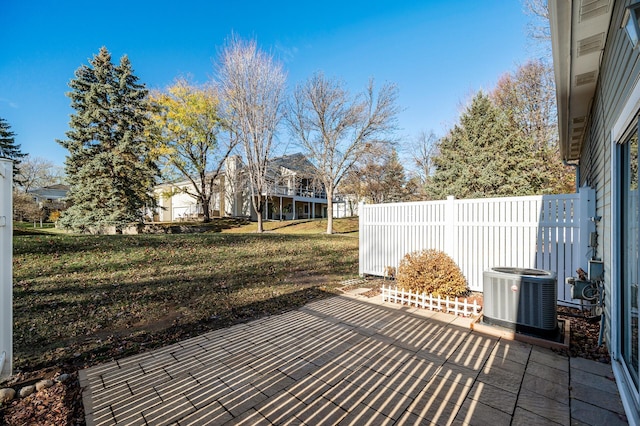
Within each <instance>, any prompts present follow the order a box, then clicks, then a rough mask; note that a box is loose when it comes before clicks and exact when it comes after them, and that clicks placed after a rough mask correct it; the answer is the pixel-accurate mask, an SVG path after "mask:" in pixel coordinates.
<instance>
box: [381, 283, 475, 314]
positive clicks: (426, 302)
mask: <svg viewBox="0 0 640 426" xmlns="http://www.w3.org/2000/svg"><path fill="white" fill-rule="evenodd" d="M381 291H382V301H383V302H394V303H401V304H403V305H409V306H415V307H417V308H422V309H429V310H431V311H441V312H447V313H453V314H455V315H464V316H466V317H468V316H472V315H477V314H478V313H480V310H481V309H482V307H481V306H480V305H478V302H477V301H475V300H474V301H473V303H469V302H468V299H466V298H465V299H463V300H460V299H459V298H449V297H445V298H444V299H443V298H442V297H440V296H438V297H434V296H433V295H431V294H429V295H427V294H425V293H422V294H418V293H412V292H411V290H409V291H405V290H404V289H400V290H398V287H395V286H394V287H393V288H391V286H386V285H384V284H383V285H382V289H381Z"/></svg>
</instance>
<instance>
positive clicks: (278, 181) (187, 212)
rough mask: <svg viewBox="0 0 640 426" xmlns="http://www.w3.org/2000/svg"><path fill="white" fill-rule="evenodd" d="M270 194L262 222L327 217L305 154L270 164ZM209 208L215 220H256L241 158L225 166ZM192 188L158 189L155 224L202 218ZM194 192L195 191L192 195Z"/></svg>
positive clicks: (319, 187)
mask: <svg viewBox="0 0 640 426" xmlns="http://www.w3.org/2000/svg"><path fill="white" fill-rule="evenodd" d="M267 181H268V182H269V184H268V190H267V191H266V192H265V193H263V194H262V195H261V196H262V197H264V198H265V199H266V206H265V209H264V212H263V219H267V220H269V219H270V220H292V219H312V218H324V217H326V216H327V195H326V192H325V191H324V189H323V186H322V185H321V184H319V183H318V181H317V170H316V168H315V167H314V166H313V164H311V162H309V160H308V159H307V158H306V157H305V156H304V155H303V154H300V153H298V154H292V155H285V156H282V157H277V158H274V159H273V160H271V161H270V163H269V166H268V171H267ZM217 187H218V191H217V192H216V193H214V194H213V196H212V200H211V205H210V206H209V209H210V212H211V216H212V217H223V216H245V217H250V218H251V219H252V220H256V219H257V217H256V214H255V212H254V211H253V207H252V205H251V190H250V187H249V186H248V179H247V176H246V169H245V166H244V164H243V163H242V160H241V159H240V157H238V156H231V157H229V158H228V159H227V161H226V162H225V167H224V170H223V171H222V172H221V176H220V178H219V179H218V182H217ZM190 188H193V185H192V183H191V182H190V181H188V180H186V179H185V180H183V181H179V182H171V183H163V184H161V185H158V186H156V188H155V189H154V195H155V197H156V199H157V200H158V205H159V206H160V207H161V208H160V209H159V210H158V213H157V214H156V215H155V218H154V219H155V220H158V221H161V222H172V221H174V222H175V221H180V220H192V219H197V218H198V217H201V215H202V213H203V206H201V205H200V203H199V202H198V200H197V199H196V198H195V197H193V196H191V195H189V194H188V193H187V192H186V191H188V190H190ZM192 192H193V191H192Z"/></svg>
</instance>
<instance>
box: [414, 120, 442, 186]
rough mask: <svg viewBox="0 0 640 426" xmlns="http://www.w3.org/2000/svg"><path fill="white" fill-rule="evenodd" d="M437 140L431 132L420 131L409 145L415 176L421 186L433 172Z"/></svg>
mask: <svg viewBox="0 0 640 426" xmlns="http://www.w3.org/2000/svg"><path fill="white" fill-rule="evenodd" d="M437 142H438V138H437V136H436V135H435V133H433V132H428V133H427V132H426V131H422V132H420V133H419V134H418V136H417V137H416V139H415V140H414V142H413V143H412V144H411V156H412V157H413V161H414V163H415V166H416V174H417V175H418V178H419V179H420V182H421V184H422V185H424V184H425V183H426V182H427V178H428V177H429V176H430V175H431V173H432V172H433V157H435V155H436V153H437V151H438V150H437V146H438V143H437Z"/></svg>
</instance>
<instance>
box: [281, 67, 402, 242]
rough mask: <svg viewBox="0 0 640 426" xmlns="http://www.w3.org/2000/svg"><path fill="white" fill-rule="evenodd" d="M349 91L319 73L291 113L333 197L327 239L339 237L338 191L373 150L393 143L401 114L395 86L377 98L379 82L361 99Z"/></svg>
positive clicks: (329, 202)
mask: <svg viewBox="0 0 640 426" xmlns="http://www.w3.org/2000/svg"><path fill="white" fill-rule="evenodd" d="M343 86H344V85H343V83H342V82H340V81H338V80H335V79H329V78H326V77H325V76H324V74H322V73H316V74H315V75H313V76H312V77H311V78H310V79H309V80H307V82H306V83H304V84H302V85H299V86H298V87H297V88H296V90H295V92H294V95H293V99H292V101H291V104H290V105H289V108H288V110H287V111H288V112H287V120H288V122H289V125H290V128H291V131H292V133H293V135H294V136H295V137H296V138H297V141H298V142H299V143H300V145H301V146H302V148H303V149H304V150H305V151H306V153H307V156H308V157H309V159H310V160H311V161H312V162H313V163H314V164H315V166H316V167H317V168H318V172H319V174H320V176H319V178H320V179H321V180H322V183H323V184H324V186H325V190H326V192H327V211H328V212H329V214H328V215H327V216H328V220H327V234H331V233H333V218H332V214H331V212H332V211H333V200H332V198H333V193H334V190H335V189H336V187H337V186H338V184H339V183H340V180H341V179H342V178H343V176H344V175H345V174H346V173H347V172H348V171H349V169H350V168H351V167H352V166H353V165H354V164H355V163H356V162H357V161H358V160H359V159H360V158H361V157H362V156H363V155H364V154H365V153H366V152H367V151H369V150H370V149H371V147H372V146H374V145H377V144H379V143H384V142H388V141H389V140H390V138H389V135H390V133H391V132H392V130H394V129H395V125H396V115H397V113H398V107H397V105H396V99H397V93H398V90H397V88H396V86H395V85H393V84H385V85H384V86H382V88H381V89H380V90H379V91H378V94H377V96H376V94H375V90H374V84H373V80H370V81H369V85H368V86H367V89H366V91H365V92H364V93H361V94H358V95H355V96H352V95H351V94H350V93H349V92H348V91H347V90H346V89H345V88H344V87H343Z"/></svg>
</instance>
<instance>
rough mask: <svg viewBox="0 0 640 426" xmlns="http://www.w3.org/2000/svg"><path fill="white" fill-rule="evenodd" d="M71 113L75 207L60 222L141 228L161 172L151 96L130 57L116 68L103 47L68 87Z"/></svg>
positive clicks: (69, 168)
mask: <svg viewBox="0 0 640 426" xmlns="http://www.w3.org/2000/svg"><path fill="white" fill-rule="evenodd" d="M69 87H70V88H71V91H70V92H68V93H67V96H68V97H69V98H70V99H71V107H72V108H73V109H74V110H75V113H73V114H72V115H71V121H70V128H71V129H70V130H69V131H68V132H67V133H66V135H67V139H66V140H61V141H58V142H59V143H60V144H61V145H62V146H63V147H65V148H67V149H68V150H69V155H68V156H67V158H66V161H65V171H66V174H67V178H68V183H69V186H70V190H69V195H68V198H69V201H70V204H71V207H70V208H69V209H68V210H67V211H65V212H64V214H63V216H62V217H61V218H60V223H61V224H62V226H64V227H67V228H72V229H75V230H84V229H87V228H90V227H95V228H101V227H105V226H115V228H116V230H118V231H119V230H121V229H122V227H123V226H125V225H127V224H131V223H139V222H142V220H143V215H144V208H145V207H153V206H154V205H155V202H154V200H153V197H152V196H151V189H152V187H153V184H154V179H155V177H156V176H157V175H158V168H157V166H156V165H155V163H154V162H153V159H152V156H151V144H150V142H149V140H148V136H147V127H148V126H149V124H150V121H149V120H150V119H149V114H150V105H149V102H148V91H147V89H146V88H145V86H144V85H143V84H140V83H138V78H137V77H136V76H135V75H134V73H133V69H132V67H131V63H130V62H129V59H128V58H127V56H123V57H122V58H121V59H120V63H119V65H117V66H114V64H113V63H112V62H111V54H110V53H109V52H108V50H107V49H106V48H105V47H103V48H101V49H100V52H99V53H98V54H97V55H95V56H94V57H93V59H92V60H91V61H90V62H89V66H87V65H82V66H81V67H80V68H78V69H77V70H76V72H75V78H74V79H72V80H71V82H70V83H69Z"/></svg>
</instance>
